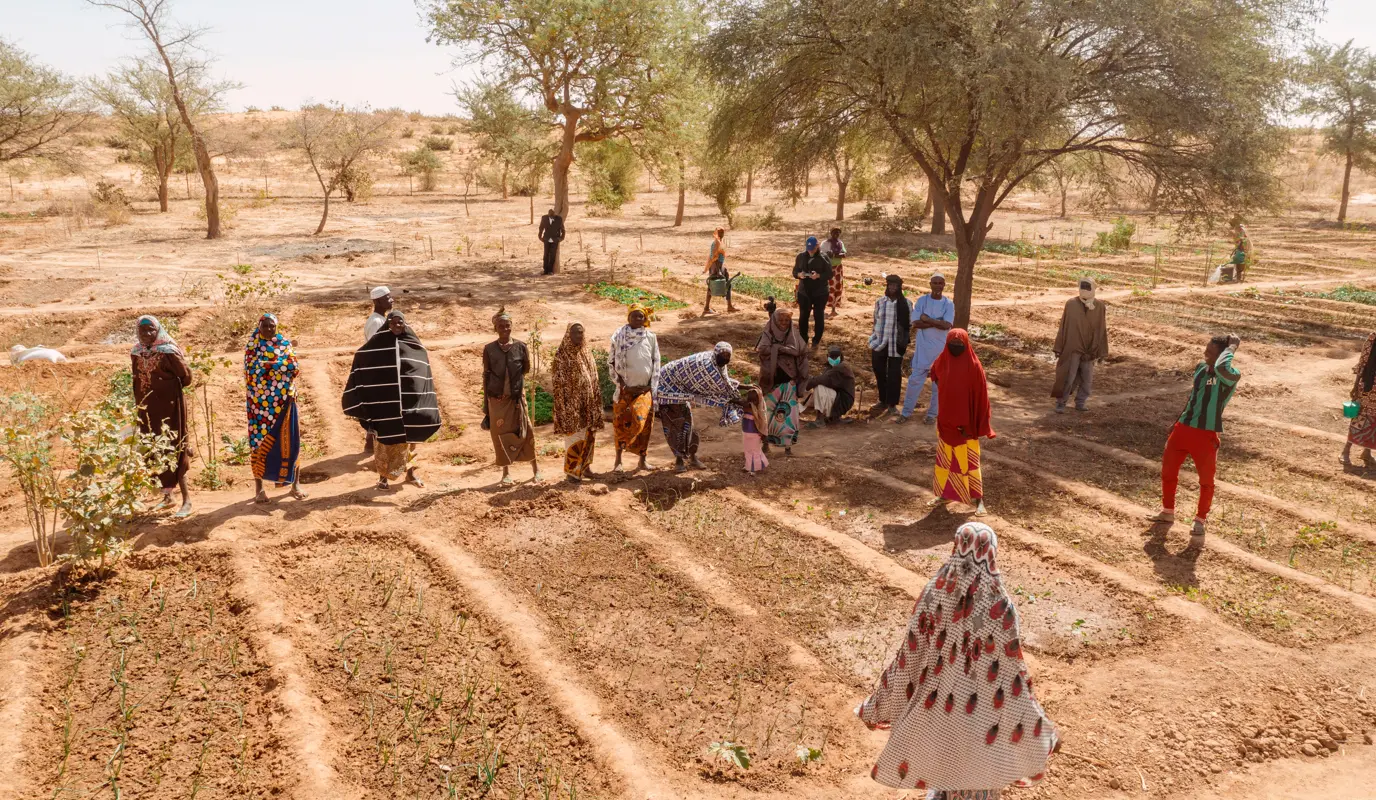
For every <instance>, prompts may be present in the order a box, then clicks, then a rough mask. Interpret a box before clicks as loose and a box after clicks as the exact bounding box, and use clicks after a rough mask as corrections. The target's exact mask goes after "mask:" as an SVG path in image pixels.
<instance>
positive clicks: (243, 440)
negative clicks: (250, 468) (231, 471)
mask: <svg viewBox="0 0 1376 800" xmlns="http://www.w3.org/2000/svg"><path fill="white" fill-rule="evenodd" d="M220 444H221V445H222V447H221V448H220V452H221V453H223V454H224V461H225V463H226V464H229V465H230V466H234V467H242V466H243V465H245V464H247V463H248V459H249V456H250V455H252V454H251V453H250V452H249V449H248V437H247V436H240V437H238V438H235V437H232V436H230V435H229V434H227V433H222V434H220Z"/></svg>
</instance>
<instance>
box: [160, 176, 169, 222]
mask: <svg viewBox="0 0 1376 800" xmlns="http://www.w3.org/2000/svg"><path fill="white" fill-rule="evenodd" d="M158 211H160V212H162V213H164V214H166V213H167V173H165V172H164V173H163V174H161V175H159V176H158Z"/></svg>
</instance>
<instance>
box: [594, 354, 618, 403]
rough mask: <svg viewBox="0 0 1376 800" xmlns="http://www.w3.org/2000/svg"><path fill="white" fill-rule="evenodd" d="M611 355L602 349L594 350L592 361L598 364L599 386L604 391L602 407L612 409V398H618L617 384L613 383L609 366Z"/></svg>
mask: <svg viewBox="0 0 1376 800" xmlns="http://www.w3.org/2000/svg"><path fill="white" fill-rule="evenodd" d="M610 357H611V356H610V354H609V353H608V352H607V351H606V350H603V349H602V348H600V347H598V348H594V349H593V351H592V360H593V362H594V363H596V364H597V386H598V388H599V389H600V390H601V391H602V407H603V408H611V407H612V398H613V397H615V396H616V384H615V383H613V382H612V377H611V370H610V368H609V367H608V365H607V361H608V359H609V358H610Z"/></svg>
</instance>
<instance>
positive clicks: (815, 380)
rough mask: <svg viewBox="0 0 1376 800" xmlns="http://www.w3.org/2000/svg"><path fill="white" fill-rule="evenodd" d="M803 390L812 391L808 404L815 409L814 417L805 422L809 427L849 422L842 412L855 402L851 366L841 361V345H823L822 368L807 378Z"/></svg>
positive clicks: (844, 412)
mask: <svg viewBox="0 0 1376 800" xmlns="http://www.w3.org/2000/svg"><path fill="white" fill-rule="evenodd" d="M803 390H804V391H807V392H811V393H812V407H813V409H815V410H816V411H817V419H815V420H813V421H812V422H809V423H808V427H809V428H820V427H822V426H823V425H838V424H842V423H848V422H853V420H851V419H849V418H848V417H846V414H847V413H848V412H849V411H850V410H851V408H852V407H853V406H854V405H855V370H853V369H851V368H850V365H849V364H847V363H845V358H844V357H843V356H842V355H841V348H839V347H837V346H836V345H832V346H831V347H828V348H827V366H826V369H824V370H822V374H820V375H815V376H813V377H811V378H808V379H807V381H805V382H804V383H803Z"/></svg>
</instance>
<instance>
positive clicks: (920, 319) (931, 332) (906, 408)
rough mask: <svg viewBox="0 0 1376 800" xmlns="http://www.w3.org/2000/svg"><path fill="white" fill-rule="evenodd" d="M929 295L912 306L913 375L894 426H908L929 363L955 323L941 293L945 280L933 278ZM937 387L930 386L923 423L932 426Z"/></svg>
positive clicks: (951, 307) (952, 309)
mask: <svg viewBox="0 0 1376 800" xmlns="http://www.w3.org/2000/svg"><path fill="white" fill-rule="evenodd" d="M931 287H932V291H931V294H924V295H922V296H921V297H919V298H917V300H916V302H914V303H913V315H912V330H913V343H914V345H915V346H914V347H913V360H912V368H913V371H912V374H911V375H909V376H908V390H907V393H906V394H905V395H904V397H903V411H902V412H901V413H900V414H899V415H898V417H897V418H895V419H894V423H895V424H899V425H901V424H903V423H905V422H907V421H908V420H909V419H910V418H911V417H912V415H913V411H914V410H916V409H917V396H918V395H920V394H922V387H923V386H924V385H926V383H927V373H928V372H929V371H930V370H931V368H932V362H933V361H935V360H936V357H937V356H938V355H940V354H941V351H942V350H943V349H945V347H946V332H947V331H949V330H950V329H951V326H952V325H953V324H954V323H955V321H956V304H955V303H953V302H951V298H949V297H946V296H945V295H944V294H942V292H943V291H944V290H945V289H946V276H945V275H942V274H941V273H940V272H938V273H935V274H934V275H932V280H931ZM936 407H937V402H936V383H935V382H933V383H932V404H931V407H930V408H928V409H927V416H926V417H925V418H924V419H923V422H925V423H927V424H928V425H931V424H932V423H933V422H936Z"/></svg>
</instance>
